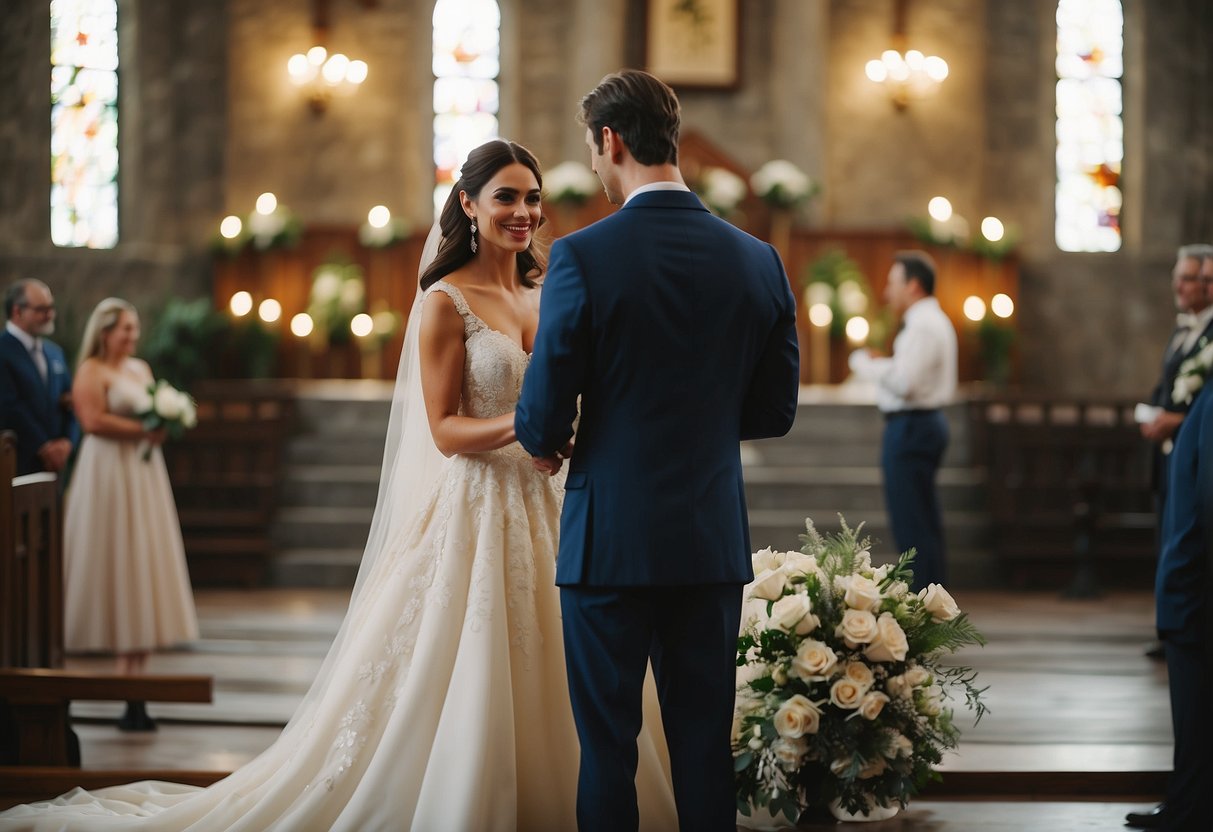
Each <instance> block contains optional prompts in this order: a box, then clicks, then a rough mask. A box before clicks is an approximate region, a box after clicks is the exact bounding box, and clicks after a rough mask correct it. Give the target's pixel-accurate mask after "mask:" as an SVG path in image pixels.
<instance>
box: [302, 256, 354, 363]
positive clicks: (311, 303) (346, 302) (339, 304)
mask: <svg viewBox="0 0 1213 832" xmlns="http://www.w3.org/2000/svg"><path fill="white" fill-rule="evenodd" d="M365 309H366V283H365V282H364V281H363V279H362V269H361V268H360V267H359V266H358V265H357V264H354V263H340V262H329V263H324V264H321V265H320V266H318V267H317V268H316V271H315V272H314V273H313V274H312V291H311V294H310V296H309V298H308V305H307V313H308V314H309V315H311V316H312V320H313V321H315V322H316V330H315V331H316V332H317V334H318V335H320V336H322V337H323V338H325V339H326V340H327V341H328V342H329V343H336V344H340V343H344V342H346V341H348V340H349V337H350V321H351V320H352V319H353V317H354V316H355V315H357V314H359V313H360V312H363V311H364V310H365Z"/></svg>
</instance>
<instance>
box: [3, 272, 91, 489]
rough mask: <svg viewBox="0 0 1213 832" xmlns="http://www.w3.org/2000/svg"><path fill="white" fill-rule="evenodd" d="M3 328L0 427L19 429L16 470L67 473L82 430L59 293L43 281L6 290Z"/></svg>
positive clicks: (24, 472) (13, 285)
mask: <svg viewBox="0 0 1213 832" xmlns="http://www.w3.org/2000/svg"><path fill="white" fill-rule="evenodd" d="M4 314H5V316H6V317H7V319H8V320H7V323H6V324H5V327H4V332H3V333H0V429H7V430H13V431H15V432H16V434H17V473H18V475H20V474H32V473H35V472H38V471H51V472H55V473H59V472H62V471H63V469H64V467H65V466H66V465H67V459H68V456H69V455H70V454H71V452H72V444H73V441H74V439H73V437H75V436H76V434H77V428H76V419H75V416H73V414H72V410H71V389H72V378H71V374H70V373H69V372H68V365H67V361H66V359H65V358H64V356H63V350H62V349H60V348H59V345H58V344H55V343H54V342H53V341H49V340H47V336H48V335H51V334H52V333H54V331H55V298H54V296H53V295H52V294H51V290H50V289H49V288H48V287H47V285H46V284H45V283H43V282H42V281H40V280H30V279H26V280H18V281H17V282H16V283H14V284H12V285H11V286H10V287H9V288H8V290H7V291H6V292H5V294H4Z"/></svg>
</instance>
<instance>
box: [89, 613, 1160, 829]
mask: <svg viewBox="0 0 1213 832" xmlns="http://www.w3.org/2000/svg"><path fill="white" fill-rule="evenodd" d="M346 598H347V596H346V593H345V592H344V591H341V590H266V591H256V592H240V591H200V592H198V594H197V599H198V609H199V615H200V619H201V627H202V639H201V640H200V641H199V642H197V643H196V644H194V645H192V646H191V647H190V649H188V650H183V651H178V652H173V653H164V654H160V655H157V656H155V657H154V658H153V660H152V663H151V667H150V670H151V671H153V672H164V673H174V672H183V673H209V674H213V675H214V676H215V702H214V704H213V705H187V704H181V705H170V704H161V705H153V706H151V709H152V711H153V713H154V714H155V715H156V716H157V717H158V718H159V719H160V724H161V728H160V731H158V732H157V733H155V734H152V735H132V734H123V733H120V732H118V731H116V730H115V729H114V728H113V727H112V722H110V720H111V719H113V718H114V717H116V716H117V713H118V711H119V710H120V706H118V705H114V704H110V703H89V702H81V703H77V704H76V705H75V706H74V707H73V714H74V715H75V717H76V718H77V731H78V733H79V735H80V739H81V743H82V750H83V756H84V761H85V766H86V767H88V768H90V769H132V768H144V769H146V768H161V769H190V770H210V771H217V772H222V771H231V770H232V769H234V768H236V767H238V766H240V765H241V764H243V763H244V762H246V761H247V760H249V759H251V758H252V757H254V756H256V755H257V754H258V753H259V752H260V751H262V750H263V749H264V748H266V747H267V746H268V745H269V744H271V743H272V742H273V741H274V739H275V738H276V737H277V735H278V732H279V730H280V728H281V726H282V724H284V723H285V721H286V720H287V719H288V718H289V717H290V715H291V713H292V711H293V710H294V707H295V705H296V703H297V702H298V701H299V699H300V698H301V697H302V696H303V694H304V693H305V692H306V690H307V688H308V686H309V685H310V683H311V681H312V678H313V676H314V674H315V672H316V669H317V668H318V667H319V665H320V662H321V660H322V658H323V656H324V653H325V651H326V649H327V647H328V644H329V642H330V640H331V639H332V636H333V634H334V633H335V631H336V628H337V627H338V625H339V624H340V621H341V617H342V615H343V613H344V608H345V604H346ZM958 601H959V603H960V604H961V606H962V607H964V608H965V609H966V610H967V611H968V612H970V614H971V617H972V619H973V620H974V622H975V623H976V624H977V625H978V627H979V628H980V629H981V630H982V631H983V632H984V634H985V635H986V637H987V638H988V639H989V644H988V645H987V646H986V647H984V648H981V649H974V650H969V651H967V652H965V653H963V654H960V655H958V656H957V661H958V662H960V663H963V664H967V665H970V666H972V667H973V668H975V669H977V670H978V671H979V673H980V682H981V684H982V685H988V686H989V690H988V692H987V694H986V701H987V704H988V706H989V709H990V710H989V713H988V714H987V715H986V717H985V718H984V719H983V720H982V721H981V723H980V724H979V725H976V726H972V725H971V720H968V721H966V720H965V719H964V718H963V717H962V718H959V720H958V721H959V723H960V725H961V727H962V730H963V731H964V734H963V738H962V742H961V748H960V750H959V752H958V753H956V754H953V755H952V756H950V757H949V758H948V759H947V760H946V762H945V765H944V766H943V771H944V783H943V786H944V788H943V790H942V792H943V794H944V795H945V796H946V797H947V798H948V799H946V800H941V799H933V798H931V794H930V793H928V794H927V795H926V796H925V797H926V798H927V799H924V800H921V801H917V802H915V803H913V804H911V807H910V808H909V809H908V810H907V811H905V812H903V813H902V814H901V815H900V816H899V817H898V818H896V819H893V820H890V821H885V822H881V823H880V824H873V825H870V826H869V827H868V828H870V829H872V830H873V832H876V830H879V829H894V828H895V829H899V830H914V831H915V832H918V830H938V832H952V830H975V829H982V830H1003V829H1006V830H1011V829H1015V830H1019V829H1033V830H1052V829H1056V830H1084V829H1116V828H1120V826H1121V822H1122V820H1123V816H1124V813H1125V812H1126V811H1129V810H1132V809H1135V808H1139V807H1143V806H1146V805H1149V803H1150V801H1151V799H1153V797H1154V796H1155V794H1154V792H1153V791H1152V786H1151V785H1150V784H1155V785H1156V784H1157V782H1158V772H1164V771H1166V770H1168V769H1169V768H1170V755H1171V738H1170V716H1169V711H1168V706H1167V691H1166V674H1165V669H1164V667H1163V666H1162V665H1161V664H1159V663H1156V662H1152V661H1151V660H1149V659H1147V658H1146V657H1145V656H1144V655H1143V650H1144V648H1145V647H1146V646H1147V645H1148V644H1149V642H1150V640H1151V637H1152V605H1151V599H1150V596H1149V595H1148V594H1145V593H1137V594H1115V595H1108V596H1105V597H1102V598H1099V599H1095V600H1084V601H1072V600H1067V599H1064V598H1061V597H1059V596H1057V595H1052V594H1011V593H993V592H982V593H967V594H965V593H962V594H960V595H959V596H958ZM71 665H72V666H74V667H81V668H85V667H87V668H93V669H102V668H106V667H108V666H109V660H108V659H105V658H100V657H88V658H74V659H72V660H71ZM1052 772H1065V773H1069V774H1067V775H1062V776H1065V777H1067V778H1069V779H1068V780H1067V782H1069V783H1072V784H1074V785H1073V787H1072V789H1071V791H1073V792H1074V793H1073V794H1067V795H1057V794H1056V792H1055V791H1052V790H1048V789H1046V790H1045V793H1042V794H1037V795H1035V796H1033V795H1025V796H1024V797H1026V798H1028V799H1025V800H1019V799H1013V800H1008V799H1006V798H1003V797H997V798H996V800H997V801H999V802H989V801H985V802H980V803H973V802H968V801H967V800H965V799H963V798H962V799H952V798H953V797H954V794H953V793H951V792H949V790H948V789H947V786H948V774H949V773H953V774H954V781H955V779H956V778H961V777H968V776H971V775H973V774H975V773H977V774H980V773H986V774H988V775H989V776H991V777H998V776H1000V773H1001V774H1002V775H1005V776H1008V777H1021V778H1022V777H1027V778H1029V779H1027V780H1024V782H1026V783H1032V782H1036V783H1046V782H1047V781H1048V778H1050V777H1052V776H1053V775H1051V774H1049V773H1052ZM1138 775H1140V776H1141V777H1142V778H1144V779H1142V780H1141V782H1142V783H1143V784H1145V785H1144V786H1143V787H1142V788H1140V789H1138V788H1134V784H1135V783H1136V782H1137V780H1136V779H1135V778H1137V777H1138ZM1033 776H1036V777H1043V778H1044V779H1043V780H1042V779H1038V780H1035V781H1033V780H1031V779H1030V778H1031V777H1033ZM965 782H969V781H967V780H966V781H965ZM1026 788H1027V789H1029V790H1031V789H1032V788H1033V787H1032V786H1030V785H1029V786H1027V787H1026ZM1016 797H1017V798H1018V796H1016ZM1052 800H1057V801H1060V802H1048V801H1052ZM1130 801H1132V802H1130ZM827 825H828V824H827ZM819 826H820V828H824V826H823V825H820V824H819V825H818V826H814V825H812V824H811V823H809V824H802V826H801V828H802V829H806V828H807V829H815V828H819Z"/></svg>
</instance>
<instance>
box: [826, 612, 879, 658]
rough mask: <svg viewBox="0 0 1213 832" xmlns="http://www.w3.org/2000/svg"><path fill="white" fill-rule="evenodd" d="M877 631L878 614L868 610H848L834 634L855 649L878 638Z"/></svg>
mask: <svg viewBox="0 0 1213 832" xmlns="http://www.w3.org/2000/svg"><path fill="white" fill-rule="evenodd" d="M876 632H877V631H876V616H874V615H872V613H870V612H868V611H867V610H847V611H846V612H844V613H843V614H842V623H840V624H839V625H838V628H837V630H836V631H835V633H834V634H835V635H836V636H838V637H839V638H841V639H842V640H843V641H844V642H845V643H846V645H847V647H850V648H851V649H852V650H854V649H855V648H856V647H858V646H859V645H861V644H867V643H868V642H870V641H871V640H872V639H874V638H876Z"/></svg>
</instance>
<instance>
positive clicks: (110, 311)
mask: <svg viewBox="0 0 1213 832" xmlns="http://www.w3.org/2000/svg"><path fill="white" fill-rule="evenodd" d="M123 312H129V313H130V314H131V315H134V316H135V317H136V318H138V317H139V313H138V311H136V310H135V307H134V306H132V305H131V304H129V303H127V302H126V301H124V300H123V299H122V298H106V299H105V300H103V301H101V303H99V304H97V308H96V309H94V310H93V314H91V315H89V316H88V323H87V324H85V325H84V337H83V338H81V339H80V354H79V357H78V358H77V359H76V367H77V368H78V367H79V366H80V365H81V364H83V363H84V362H85V361H86V360H88V359H90V358H93V357H94V356H100V355H101V354H102V352H103V351H104V346H103V345H104V339H105V336H106V335H107V334H108V333H109V332H111V331H112V330H113V329H114V327H116V326H117V325H118V321H120V320H121V319H122V313H123Z"/></svg>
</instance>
